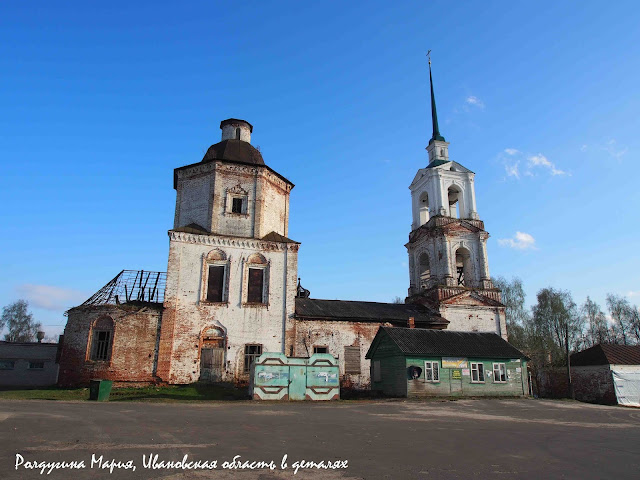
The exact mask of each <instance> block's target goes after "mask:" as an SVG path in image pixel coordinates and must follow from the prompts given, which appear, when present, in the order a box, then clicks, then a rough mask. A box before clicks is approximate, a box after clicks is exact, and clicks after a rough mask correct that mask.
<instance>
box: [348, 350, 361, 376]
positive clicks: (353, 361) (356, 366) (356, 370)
mask: <svg viewBox="0 0 640 480" xmlns="http://www.w3.org/2000/svg"><path fill="white" fill-rule="evenodd" d="M344 373H353V374H356V375H360V373H362V371H361V369H360V347H359V346H358V347H344Z"/></svg>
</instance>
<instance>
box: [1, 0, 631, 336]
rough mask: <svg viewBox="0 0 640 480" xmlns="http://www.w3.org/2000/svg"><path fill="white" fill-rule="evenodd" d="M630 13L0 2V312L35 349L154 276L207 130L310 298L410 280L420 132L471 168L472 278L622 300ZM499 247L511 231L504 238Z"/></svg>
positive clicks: (460, 6)
mask: <svg viewBox="0 0 640 480" xmlns="http://www.w3.org/2000/svg"><path fill="white" fill-rule="evenodd" d="M639 13H640V7H639V6H638V4H637V2H633V1H628V2H623V1H620V2H608V3H603V2H586V1H585V2H445V1H430V2H426V1H425V2H418V1H407V2H388V1H379V2H373V1H369V2H212V1H207V2H183V3H182V4H178V3H175V2H158V1H154V2H117V1H112V2H108V3H104V2H103V3H100V4H97V3H95V2H64V3H62V2H38V1H33V2H2V4H1V5H0V71H1V72H2V75H0V99H1V101H0V165H1V170H0V171H1V175H0V205H1V207H0V208H2V219H3V221H2V225H3V235H1V236H0V269H1V271H2V273H3V275H1V276H0V305H6V304H8V303H10V302H11V301H13V300H15V299H17V298H27V299H28V300H30V302H31V305H32V310H33V312H34V314H35V316H36V318H37V319H38V320H40V321H42V322H43V323H44V324H45V330H46V331H47V333H48V334H50V335H53V334H58V333H61V332H62V329H63V326H64V322H65V318H64V317H63V315H62V314H63V312H64V310H66V309H67V308H69V307H71V306H73V305H75V304H78V303H81V302H82V301H84V300H85V299H86V298H87V297H89V296H90V295H91V294H92V293H93V292H94V291H95V290H97V289H98V288H100V287H101V286H102V285H104V284H105V283H106V282H107V281H109V280H110V279H111V278H112V277H114V276H115V275H116V274H117V273H118V272H119V271H120V270H121V269H123V268H128V269H147V270H159V271H165V270H166V262H167V253H168V238H167V234H166V232H167V230H168V229H169V228H171V226H172V221H173V212H174V202H175V192H174V190H173V189H172V172H173V168H175V167H179V166H182V165H186V164H190V163H194V162H197V161H199V160H200V159H201V158H202V156H203V154H204V152H205V151H206V149H207V148H208V147H209V146H210V145H211V144H213V143H216V142H218V141H219V138H220V130H219V123H220V121H221V120H223V119H225V118H229V117H236V118H244V119H246V120H248V121H250V122H251V123H252V124H253V125H254V134H253V139H252V143H253V144H254V145H259V146H260V148H261V151H262V153H263V155H264V158H265V161H266V162H267V164H268V165H269V166H271V167H272V168H274V169H275V170H277V171H278V172H280V173H281V174H283V175H284V176H286V177H287V178H289V179H290V180H291V181H293V182H294V183H295V184H296V187H295V188H294V190H293V192H292V196H291V217H290V230H289V233H290V237H292V238H293V239H295V240H298V241H300V242H302V247H301V250H300V259H299V274H300V276H301V277H302V282H303V285H304V286H305V287H306V288H308V289H310V290H311V292H312V296H313V297H315V298H340V299H352V300H370V301H391V300H392V299H393V298H394V297H395V296H401V297H404V296H405V295H406V289H407V287H408V267H407V254H406V249H405V247H404V244H405V243H406V241H407V239H408V234H409V230H410V224H411V208H410V196H409V190H408V186H409V183H410V182H411V180H412V179H413V176H414V174H415V172H416V171H417V170H418V169H419V168H421V167H424V166H425V165H426V164H427V153H426V151H425V150H424V148H425V147H426V145H427V142H428V140H429V137H430V133H431V119H430V114H429V103H428V102H429V96H428V71H427V64H426V57H425V54H426V52H427V50H428V49H431V50H432V59H433V69H434V83H435V89H436V96H437V101H438V112H439V118H440V127H441V128H440V130H441V132H442V134H443V135H444V136H445V138H446V139H447V141H449V142H451V146H450V156H451V158H452V159H453V160H456V161H458V162H459V163H461V164H462V165H464V166H466V167H467V168H470V169H471V170H473V171H474V172H476V196H477V206H478V213H479V215H480V217H481V218H482V219H483V220H484V221H485V226H486V228H487V230H488V231H489V233H490V234H491V238H490V240H489V247H488V250H489V262H490V263H489V265H490V271H491V274H492V275H503V276H506V277H512V276H519V277H521V278H522V280H523V282H524V285H525V288H526V292H527V294H528V299H527V301H528V303H529V304H532V303H534V302H535V293H536V292H537V291H538V290H539V289H540V288H543V287H545V286H554V287H558V288H564V289H568V290H570V291H571V292H572V293H573V296H574V299H575V300H576V301H577V302H578V303H582V302H583V301H584V299H585V298H586V296H587V295H589V296H591V297H592V298H594V299H596V300H597V301H598V302H600V303H601V304H603V306H604V297H605V295H606V293H607V292H612V293H617V294H621V295H629V299H630V300H631V301H632V302H634V303H638V298H639V297H640V256H639V255H638V254H637V250H638V246H639V242H638V233H639V231H640V223H639V222H638V217H639V216H640V209H639V207H640V193H639V189H638V188H637V185H638V176H639V174H640V167H639V166H638V163H639V162H638V151H640V141H639V135H638V127H639V125H638V123H639V122H638V112H639V111H640V95H639V93H640V86H639V85H640V83H639V82H638V77H639V75H640V63H639V62H638V59H639V58H640V29H638V28H637V19H638V18H639ZM518 232H519V233H518Z"/></svg>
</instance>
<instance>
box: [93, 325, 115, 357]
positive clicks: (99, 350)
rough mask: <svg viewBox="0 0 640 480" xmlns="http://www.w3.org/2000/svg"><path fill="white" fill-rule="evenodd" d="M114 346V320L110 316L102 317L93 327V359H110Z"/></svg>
mask: <svg viewBox="0 0 640 480" xmlns="http://www.w3.org/2000/svg"><path fill="white" fill-rule="evenodd" d="M112 346H113V320H112V319H111V318H109V317H101V318H99V319H98V320H96V321H95V323H94V324H93V327H92V336H91V356H90V358H91V360H96V361H106V360H109V359H110V358H111V348H112Z"/></svg>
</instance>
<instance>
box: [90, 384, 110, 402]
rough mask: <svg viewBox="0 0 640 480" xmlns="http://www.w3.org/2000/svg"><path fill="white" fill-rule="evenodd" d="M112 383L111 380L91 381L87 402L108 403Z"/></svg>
mask: <svg viewBox="0 0 640 480" xmlns="http://www.w3.org/2000/svg"><path fill="white" fill-rule="evenodd" d="M112 386H113V382H112V381H111V380H91V383H90V384H89V400H95V401H97V402H108V401H109V394H110V393H111V387H112Z"/></svg>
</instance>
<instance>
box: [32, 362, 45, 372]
mask: <svg viewBox="0 0 640 480" xmlns="http://www.w3.org/2000/svg"><path fill="white" fill-rule="evenodd" d="M43 368H44V362H38V361H30V362H29V370H42V369H43Z"/></svg>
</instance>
